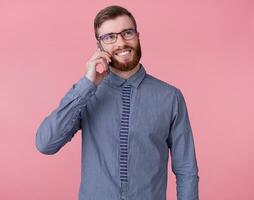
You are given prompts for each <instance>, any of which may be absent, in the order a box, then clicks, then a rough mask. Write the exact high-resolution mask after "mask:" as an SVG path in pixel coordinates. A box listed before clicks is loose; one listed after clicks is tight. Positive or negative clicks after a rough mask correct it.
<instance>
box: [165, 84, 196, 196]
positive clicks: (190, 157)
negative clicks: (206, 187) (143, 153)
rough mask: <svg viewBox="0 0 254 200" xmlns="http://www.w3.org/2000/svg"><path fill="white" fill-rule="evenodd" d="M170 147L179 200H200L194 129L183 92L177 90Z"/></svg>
mask: <svg viewBox="0 0 254 200" xmlns="http://www.w3.org/2000/svg"><path fill="white" fill-rule="evenodd" d="M175 92H176V93H175V97H174V102H173V108H172V109H173V115H172V120H171V126H170V132H169V137H168V140H167V142H168V146H169V148H170V154H171V165H172V171H173V173H174V174H175V175H176V185H177V186H176V189H177V200H198V199H199V194H198V183H199V176H198V166H197V160H196V154H195V147H194V141H193V134H192V128H191V125H190V121H189V117H188V111H187V107H186V103H185V100H184V97H183V94H182V92H181V91H180V90H179V89H177V88H176V91H175Z"/></svg>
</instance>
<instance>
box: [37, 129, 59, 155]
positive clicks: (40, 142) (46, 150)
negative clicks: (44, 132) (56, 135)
mask: <svg viewBox="0 0 254 200" xmlns="http://www.w3.org/2000/svg"><path fill="white" fill-rule="evenodd" d="M35 146H36V149H37V150H38V151H39V152H40V153H42V154H45V155H53V154H55V153H56V152H57V151H58V150H59V149H56V148H55V147H54V148H52V145H50V144H49V141H47V140H45V138H42V137H41V134H40V133H39V132H37V134H36V137H35Z"/></svg>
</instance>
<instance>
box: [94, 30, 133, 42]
mask: <svg viewBox="0 0 254 200" xmlns="http://www.w3.org/2000/svg"><path fill="white" fill-rule="evenodd" d="M118 34H120V35H121V36H122V38H123V39H125V40H131V39H133V38H134V37H135V36H136V35H137V30H136V29H134V28H130V29H126V30H123V31H121V32H119V33H107V34H105V35H101V36H99V37H98V38H97V39H98V40H100V41H102V42H103V43H105V44H112V43H114V42H116V40H117V36H118Z"/></svg>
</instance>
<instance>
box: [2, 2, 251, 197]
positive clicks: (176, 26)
mask: <svg viewBox="0 0 254 200" xmlns="http://www.w3.org/2000/svg"><path fill="white" fill-rule="evenodd" d="M127 2H128V3H127ZM156 2H157V3H156V4H155V3H148V2H147V0H143V1H131V0H130V1H84V0H76V1H63V0H44V1H39V0H23V1H14V0H0V69H1V73H0V96H1V104H0V110H1V112H0V120H1V125H0V128H1V140H0V180H1V181H0V199H3V200H20V199H24V200H25V199H26V200H35V199H36V200H44V199H47V200H58V199H61V200H71V199H77V196H78V189H79V182H80V162H81V160H80V159H81V136H80V134H79V133H80V132H79V133H78V134H76V136H75V137H74V138H73V139H72V141H71V142H70V143H68V144H66V146H64V148H62V149H61V150H60V151H59V152H58V153H57V154H55V155H53V156H46V155H43V154H40V153H39V152H38V151H37V150H36V148H35V133H36V130H37V128H38V126H39V124H40V123H41V121H42V120H43V119H44V117H46V115H48V114H49V113H50V112H51V111H52V110H53V109H54V108H56V106H57V105H58V103H59V101H60V99H61V98H62V97H63V95H64V94H65V93H66V92H67V90H68V89H69V88H70V87H71V86H72V84H73V83H74V82H76V81H77V80H79V78H80V77H81V76H83V75H84V73H85V69H86V66H85V63H86V61H87V59H88V58H89V57H90V56H91V55H92V54H93V52H94V51H95V49H96V43H95V39H94V33H93V19H94V17H95V15H96V13H97V12H98V11H99V10H100V9H101V8H103V7H105V6H108V5H111V4H119V5H122V6H125V7H126V8H128V9H129V10H130V11H131V12H132V13H133V14H134V16H135V17H136V20H137V24H138V28H139V32H140V34H141V46H142V50H143V57H142V60H141V62H142V63H143V64H144V66H145V67H146V70H147V72H148V73H150V74H152V75H154V76H156V77H157V78H159V79H161V80H163V81H166V82H168V83H171V84H173V85H175V86H177V87H178V88H180V89H181V90H182V92H183V94H184V96H185V99H186V102H187V106H188V110H189V116H190V120H191V124H192V128H193V133H194V139H195V145H196V153H197V158H198V164H199V175H200V187H199V189H200V199H201V200H251V199H254V190H253V185H254V181H253V180H254V173H253V169H254V156H253V150H254V147H253V145H252V144H253V140H254V136H253V134H254V127H253V116H254V106H253V102H254V93H253V91H254V89H253V86H254V79H253V78H254V68H253V67H254V11H253V10H254V1H252V0H220V1H215V0H191V1H187V0H186V1H182V0H176V1H173V0H171V1H169V0H168V1H156ZM169 170H171V168H170V163H169ZM167 194H168V195H167V196H168V198H167V199H171V200H175V199H176V191H175V177H174V175H173V173H172V172H171V171H170V173H169V184H168V193H167Z"/></svg>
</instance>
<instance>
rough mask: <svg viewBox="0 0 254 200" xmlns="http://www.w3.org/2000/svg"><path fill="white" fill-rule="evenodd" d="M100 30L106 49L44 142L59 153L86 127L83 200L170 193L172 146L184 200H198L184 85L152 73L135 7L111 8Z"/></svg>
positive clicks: (42, 132) (156, 197) (44, 127)
mask: <svg viewBox="0 0 254 200" xmlns="http://www.w3.org/2000/svg"><path fill="white" fill-rule="evenodd" d="M94 30H95V36H96V39H97V45H98V49H97V51H96V52H95V53H94V54H93V56H92V57H91V58H90V59H89V60H88V62H87V71H86V74H85V76H83V77H82V78H81V79H80V80H79V81H78V82H77V83H76V84H74V85H73V87H72V88H70V90H69V91H68V92H67V94H66V95H65V96H64V97H63V99H62V100H61V102H60V105H59V106H58V108H56V109H55V110H54V111H53V112H52V113H51V114H50V115H49V116H48V117H46V118H45V119H44V121H43V122H42V123H41V125H40V127H39V129H38V131H37V133H36V146H37V148H38V150H39V151H40V152H42V153H44V154H54V153H56V152H57V151H58V150H59V149H60V148H61V147H62V146H63V145H65V144H66V143H67V142H69V141H70V140H71V139H72V137H73V136H74V134H75V133H76V132H77V131H78V130H80V129H81V130H82V173H81V184H80V191H79V200H119V199H122V200H123V199H128V200H166V188H167V175H168V172H167V165H168V156H169V150H170V154H171V160H172V162H171V163H172V170H173V172H174V174H175V175H176V180H177V197H178V200H197V199H198V198H199V197H198V182H199V176H198V167H197V161H196V155H195V148H194V141H193V135H192V130H191V126H190V122H189V118H188V113H187V108H186V104H185V101H184V97H183V95H182V93H181V91H180V90H179V89H178V88H176V87H175V86H172V85H170V84H168V83H165V82H163V81H161V80H159V79H157V78H155V77H153V76H151V75H149V74H148V73H146V70H145V68H144V66H143V65H142V64H141V63H140V62H139V61H140V58H141V47H140V41H139V37H140V35H139V33H138V31H137V24H136V22H135V19H134V17H133V16H132V14H131V13H130V12H129V11H128V10H126V9H125V8H122V7H119V6H109V7H106V8H104V9H103V10H101V11H100V12H99V13H98V14H97V16H96V17H95V21H94ZM99 65H101V66H103V72H101V73H100V72H98V71H97V70H98V66H99Z"/></svg>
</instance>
